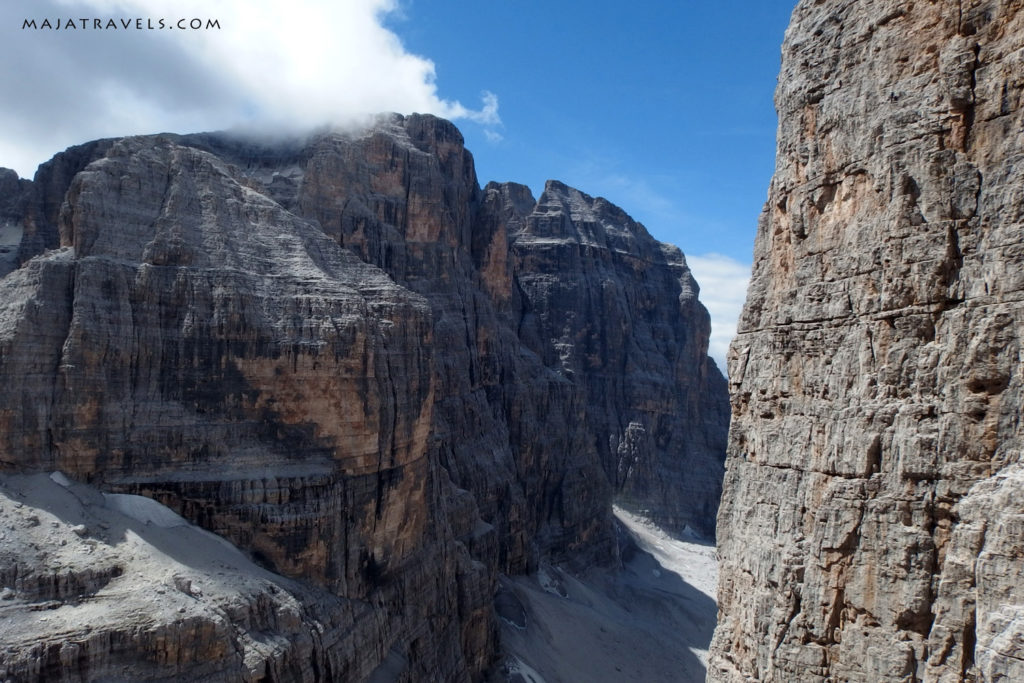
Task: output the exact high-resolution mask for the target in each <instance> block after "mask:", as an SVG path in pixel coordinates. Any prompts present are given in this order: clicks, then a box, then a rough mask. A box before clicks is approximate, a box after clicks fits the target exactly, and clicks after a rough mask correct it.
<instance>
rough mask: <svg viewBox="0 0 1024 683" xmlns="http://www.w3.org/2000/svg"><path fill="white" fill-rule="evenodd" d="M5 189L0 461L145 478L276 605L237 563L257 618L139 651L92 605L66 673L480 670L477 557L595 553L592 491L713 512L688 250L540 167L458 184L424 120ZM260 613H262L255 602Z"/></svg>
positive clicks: (607, 550)
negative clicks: (201, 637)
mask: <svg viewBox="0 0 1024 683" xmlns="http://www.w3.org/2000/svg"><path fill="white" fill-rule="evenodd" d="M0 180H2V178H0ZM5 187H6V186H5ZM18 187H19V188H20V189H19V192H20V193H21V194H19V196H18V199H17V202H20V203H19V204H18V206H19V207H21V208H19V211H20V213H21V222H20V225H21V227H22V229H23V231H24V237H23V238H22V239H21V242H20V247H19V249H18V262H17V263H18V265H20V267H19V268H18V269H17V270H14V271H13V272H11V273H10V274H8V275H7V276H6V277H3V278H2V279H0V377H2V379H3V382H2V384H3V389H2V390H0V467H2V469H4V470H6V471H9V472H47V473H48V472H51V471H59V472H62V473H63V474H64V475H66V476H67V477H69V478H70V479H71V480H73V481H75V482H82V483H86V484H88V485H90V486H92V487H94V488H98V489H101V490H103V491H104V492H106V493H108V494H113V493H118V494H132V495H138V494H141V495H143V496H147V497H150V498H155V499H156V500H158V501H160V502H161V503H163V504H165V505H166V506H168V507H169V508H171V509H173V510H174V511H175V512H177V513H179V514H180V515H182V517H183V518H184V519H186V520H188V521H190V522H193V523H195V524H198V525H199V526H201V527H203V528H205V529H207V530H209V531H212V532H214V533H216V534H219V535H220V536H223V537H224V538H225V539H228V540H229V541H230V542H231V543H233V544H234V545H235V546H237V547H238V548H240V549H241V550H242V551H244V552H245V553H246V554H247V555H248V556H249V558H251V559H252V560H253V561H254V562H256V563H257V564H258V565H260V566H261V567H262V568H263V569H265V570H268V571H269V572H274V573H275V574H273V575H270V576H271V578H267V577H266V576H264V575H263V574H261V575H260V576H261V577H263V578H265V579H266V580H269V581H271V583H273V584H274V585H275V586H277V589H280V590H283V591H284V592H285V593H286V594H287V596H285V597H282V596H277V594H275V593H274V590H277V589H274V590H271V589H270V588H268V587H267V584H265V583H260V584H259V585H258V586H257V585H256V584H253V583H252V582H251V581H250V578H251V577H252V576H254V574H253V571H254V570H252V569H251V568H245V567H243V568H241V569H239V567H238V566H235V567H234V569H233V570H232V571H234V572H235V573H234V574H231V572H228V573H229V575H232V576H235V577H236V579H237V582H238V583H240V584H241V585H244V586H245V588H244V590H243V589H239V590H243V593H245V595H247V596H249V597H247V598H245V600H243V602H244V603H245V604H250V603H253V604H255V605H256V607H254V608H253V609H257V610H262V612H259V614H258V615H256V616H253V612H252V610H249V608H247V607H246V608H244V609H243V608H241V607H239V609H237V610H234V611H232V610H231V609H227V608H226V607H225V609H227V612H228V622H223V620H221V621H218V620H217V619H213V618H212V617H210V619H213V621H209V620H208V621H209V623H208V622H207V621H203V618H205V617H201V616H200V617H197V619H198V621H191V622H187V623H186V622H183V621H182V620H173V619H172V620H170V621H168V622H167V623H163V624H162V625H161V626H159V627H158V630H159V629H163V630H161V631H160V632H161V633H165V637H164V640H162V641H160V642H165V641H169V642H171V643H175V645H174V649H175V651H176V652H177V651H180V650H182V649H187V648H188V646H187V642H188V638H189V637H192V636H190V635H188V633H192V632H188V633H186V631H188V629H189V628H192V626H195V628H203V629H215V630H216V629H221V632H223V633H227V634H229V635H228V636H225V637H230V638H235V639H236V640H235V641H233V642H237V643H238V644H237V646H236V647H235V648H234V650H233V652H234V653H235V654H236V655H237V654H238V653H240V652H241V653H242V654H243V655H244V656H241V657H240V658H238V657H236V658H235V659H232V660H231V661H230V662H228V663H224V662H223V661H219V660H218V662H219V663H217V664H213V663H211V661H210V660H211V658H214V659H215V658H218V657H221V656H222V655H221V654H217V653H211V654H209V655H208V656H207V654H202V655H201V656H197V657H194V658H193V659H189V658H187V657H184V658H183V657H180V656H178V655H175V656H174V657H170V656H165V655H159V654H152V651H153V647H155V646H153V644H152V642H151V636H150V635H145V634H147V633H150V632H151V630H152V629H150V628H149V626H146V627H144V628H143V627H140V628H139V629H135V630H129V631H125V629H123V628H121V629H120V630H117V629H116V628H115V626H116V625H111V624H113V622H111V621H109V620H108V621H106V622H104V623H105V624H106V625H105V626H103V627H98V626H97V627H96V628H98V629H99V632H100V634H101V636H98V637H100V640H99V641H97V642H98V643H100V644H99V645H96V644H92V645H89V646H88V647H79V648H78V649H76V650H75V651H74V652H71V653H69V654H67V659H68V662H70V663H67V662H64V659H60V657H64V654H61V655H60V657H58V659H60V661H61V662H62V663H63V664H62V665H61V666H63V667H65V668H66V667H71V666H73V667H74V670H75V671H76V672H78V673H74V674H72V673H67V674H61V675H66V677H67V680H91V679H95V678H111V679H117V677H118V676H121V677H122V678H123V677H124V676H125V675H126V674H121V673H119V671H120V670H119V669H118V666H121V665H122V664H123V662H124V661H125V658H128V659H129V660H130V658H131V656H132V653H133V652H134V653H136V654H139V653H143V654H142V655H140V656H145V657H155V658H156V661H157V662H158V663H159V666H155V668H153V669H147V670H145V671H141V672H140V671H134V670H133V673H132V676H135V677H143V678H159V677H164V678H168V677H171V678H174V677H177V678H181V677H185V678H190V679H194V680H200V679H202V680H362V679H365V678H367V677H369V676H373V675H376V676H377V677H385V676H391V677H392V678H393V679H397V680H451V681H458V680H470V679H478V678H480V677H481V676H483V674H484V672H485V671H486V670H487V669H488V668H489V667H490V666H491V664H492V663H493V660H494V656H495V653H496V638H497V628H496V625H495V620H494V615H493V609H492V596H493V594H494V591H495V587H496V585H497V584H496V581H497V575H498V573H499V572H506V573H522V572H527V571H532V570H534V569H535V568H536V567H537V566H538V564H539V563H540V562H541V561H545V562H560V563H565V564H567V565H569V566H572V565H573V564H579V565H583V564H588V565H590V564H598V565H600V564H605V565H607V564H610V563H612V562H614V561H615V559H616V557H615V553H616V545H615V536H614V532H613V527H612V523H611V514H610V503H611V500H612V499H613V497H614V498H617V499H619V500H620V501H621V503H622V504H623V505H624V506H627V507H629V508H631V509H642V510H646V511H650V513H651V514H652V515H653V516H655V517H657V518H658V519H659V521H662V522H663V523H666V524H671V525H674V526H676V527H677V528H680V529H682V528H684V527H692V528H694V529H696V530H697V531H700V532H704V533H711V532H712V530H713V524H712V518H713V515H714V512H715V507H716V504H717V499H718V493H719V491H720V477H721V474H722V471H723V470H722V457H723V454H724V442H725V434H726V429H727V419H728V413H727V400H726V395H725V389H724V380H723V379H722V377H721V375H720V374H719V373H718V370H717V369H716V368H715V367H714V364H713V363H712V362H711V361H710V360H709V359H708V357H707V355H706V350H707V336H708V320H707V313H706V312H705V311H704V309H703V307H702V306H701V305H700V304H699V303H698V302H697V288H696V285H695V283H694V282H693V279H692V277H691V276H690V274H689V271H688V270H687V268H686V265H685V261H684V260H683V258H682V254H681V253H680V252H679V251H678V250H677V249H675V248H672V247H667V246H664V245H660V244H658V243H657V242H656V241H654V240H653V239H652V238H651V237H650V236H649V235H648V234H647V232H646V231H645V230H644V229H643V227H642V226H640V225H638V224H636V223H635V222H633V221H632V220H631V219H629V217H628V216H626V215H625V214H624V213H623V212H622V211H621V210H620V209H618V208H616V207H614V206H612V205H610V204H608V203H607V202H605V201H604V200H601V199H593V198H591V197H588V196H587V195H584V194H582V193H580V192H578V191H576V190H572V189H571V188H568V187H565V186H564V185H561V184H559V183H550V184H549V185H548V186H547V188H546V189H545V192H544V194H543V195H542V197H541V198H540V200H539V201H535V200H534V198H533V197H532V196H531V195H530V193H529V190H527V189H526V188H524V187H522V186H516V185H511V184H507V185H494V184H492V185H489V186H487V188H485V189H483V190H481V189H480V187H479V185H478V184H477V181H476V176H475V171H474V168H473V162H472V157H471V156H470V154H469V152H467V151H466V150H465V148H464V146H463V141H462V136H461V135H460V134H459V132H458V131H457V130H456V129H455V127H454V126H452V125H451V124H449V123H447V122H445V121H441V120H439V119H436V118H433V117H429V116H411V117H408V118H406V117H401V116H390V117H384V118H382V119H381V120H380V121H379V122H378V124H377V125H376V126H375V127H374V128H373V129H371V130H368V131H364V132H358V133H323V134H318V135H314V136H311V137H310V138H308V139H304V140H298V141H281V142H277V143H273V144H268V143H254V142H247V141H244V140H240V139H236V138H232V137H229V136H226V135H193V136H172V135H165V136H151V137H136V138H124V139H120V140H106V141H98V142H94V143H90V144H88V145H84V146H82V147H77V148H72V149H70V150H68V151H67V152H65V153H63V154H60V155H57V157H55V158H54V159H53V160H52V161H50V162H49V163H47V164H44V165H43V166H42V167H40V170H39V172H38V173H37V175H36V179H35V181H34V182H33V183H32V184H31V186H26V185H25V183H20V184H18ZM12 201H13V200H12ZM4 206H6V204H4ZM19 481H20V480H19ZM69 490H73V489H69ZM26 495H27V494H26ZM62 495H63V494H62ZM12 496H14V497H13V498H12V500H17V501H19V502H20V501H22V499H24V501H25V504H26V505H34V506H36V507H41V509H46V510H49V509H50V508H48V507H47V505H48V503H46V501H45V500H44V501H43V502H42V503H40V502H39V501H35V502H33V501H30V500H28V499H27V498H26V497H25V495H21V494H19V493H18V492H17V491H15V492H14V493H12ZM19 496H20V497H19ZM50 507H52V506H50ZM33 514H36V516H37V517H40V518H41V517H42V516H43V514H42V513H33ZM69 514H71V513H69ZM87 514H88V510H86V511H85V512H82V513H79V512H74V515H79V516H82V515H86V516H87ZM74 515H71V516H74ZM15 527H18V525H17V524H15ZM12 528H13V527H12ZM18 528H21V527H18ZM26 528H30V526H26ZM26 533H30V532H26ZM19 538H21V539H22V541H24V543H25V544H26V545H31V543H35V544H36V546H41V545H43V546H45V543H46V541H39V539H35V538H34V537H33V538H30V539H28V540H25V539H24V538H23V537H19ZM22 541H19V542H22ZM108 545H110V544H108ZM115 555H116V553H115V554H113V555H109V557H108V560H109V562H108V564H111V565H112V566H113V565H117V566H121V567H122V569H121V572H122V574H123V575H125V576H128V575H130V574H131V571H132V570H131V568H130V564H131V563H129V562H127V561H123V562H122V561H121V560H118V559H117V557H116V556H115ZM12 557H13V556H12ZM4 562H6V563H7V565H5V566H4V567H0V573H2V572H6V573H7V574H9V575H11V576H24V575H26V572H28V573H30V574H31V573H32V572H33V571H34V572H35V573H34V574H33V576H35V575H40V576H43V577H44V578H42V579H38V580H37V579H32V580H30V581H28V582H26V581H22V583H21V584H19V585H20V586H25V585H36V583H38V582H39V581H42V582H44V583H45V582H51V579H49V578H45V577H46V576H49V574H50V573H52V574H55V575H60V568H59V567H60V562H57V563H56V564H54V563H53V562H49V561H44V560H40V561H39V563H36V564H38V565H39V566H38V567H36V569H35V570H33V568H32V566H30V565H26V564H25V562H24V561H21V564H18V562H19V561H18V560H16V559H10V558H8V559H5V560H4ZM11 563H13V565H12V564H11ZM23 565H24V566H23ZM193 569H194V567H193ZM69 571H70V572H71V573H72V574H75V575H76V576H77V574H76V572H78V573H81V571H83V570H82V569H81V568H72V569H70V570H69ZM48 572H49V573H48ZM7 574H5V575H7ZM275 575H276V576H277V578H276V579H275V578H272V577H273V576H275ZM120 576H121V575H118V576H112V577H110V581H111V585H112V586H115V588H116V584H117V582H118V581H121V580H122V579H121V578H119V577H120ZM195 576H196V579H195V580H197V581H207V580H208V577H207V576H206V575H205V574H203V573H202V572H200V573H199V574H196V575H195ZM285 577H287V578H285ZM54 580H56V579H54ZM260 580H261V581H262V580H263V579H260ZM75 581H78V579H75V580H74V581H72V583H73V584H74V585H75V586H77V583H74V582H75ZM33 582H35V583H33ZM78 583H81V581H78ZM158 583H159V582H158ZM257 583H258V582H257ZM10 587H11V588H12V593H11V594H10V596H11V599H12V600H14V601H15V602H14V603H13V604H17V605H18V606H19V607H20V608H21V609H22V610H23V612H22V613H25V614H27V613H30V612H32V610H33V609H34V607H33V606H34V605H36V603H37V602H38V600H37V599H36V598H35V596H34V594H29V593H26V592H25V590H24V589H23V588H19V587H18V586H10ZM0 588H3V587H0ZM90 590H91V589H90ZM90 590H86V591H81V590H71V591H67V592H66V595H65V594H63V593H61V594H60V595H56V594H55V596H56V597H55V596H54V595H49V594H47V596H48V597H47V600H50V601H51V603H48V604H49V607H50V608H52V609H53V610H55V614H59V615H64V617H66V616H67V614H68V612H67V611H66V610H69V609H72V608H76V607H77V606H78V605H80V604H81V605H90V606H92V605H95V604H96V600H95V599H94V598H93V594H94V593H96V591H91V592H90ZM232 595H235V594H234V593H232V592H231V591H230V590H229V591H226V592H221V593H218V596H219V597H218V600H220V602H217V603H216V604H219V605H221V606H222V607H223V606H225V605H228V604H230V603H231V600H233V599H234V598H232V597H231V596H232ZM271 596H276V597H271ZM324 596H327V597H326V598H325V597H324ZM282 601H284V602H282ZM215 602H216V601H215ZM285 603H288V604H289V605H292V607H293V608H294V609H293V608H292V607H289V608H288V609H290V610H291V611H290V612H288V614H289V616H288V618H287V620H286V621H287V623H288V627H287V628H288V629H290V630H284V631H282V630H280V629H278V626H277V624H278V623H279V622H278V621H274V619H272V618H270V617H268V616H267V614H270V613H276V612H275V610H276V611H280V610H283V609H285V607H283V606H282V605H284V604H285ZM204 614H205V613H204ZM207 616H209V615H207ZM56 621H66V619H64V618H62V619H60V620H56ZM186 621H187V620H186ZM214 622H216V623H214ZM33 623H34V624H35V626H34V628H38V629H39V630H38V632H37V633H36V638H35V641H36V642H51V643H59V642H60V641H61V638H63V637H64V635H62V634H61V633H60V632H58V631H54V630H52V629H49V630H48V627H47V626H46V625H39V624H38V623H37V622H33ZM183 624H185V625H183ZM188 624H192V626H188ZM210 624H213V625H212V626H211V625H210ZM218 624H219V625H218ZM111 629H114V630H111ZM225 629H226V630H225ZM251 630H258V631H259V632H260V633H266V634H267V638H270V639H271V640H273V643H274V644H273V646H272V647H271V646H270V645H268V644H267V643H263V641H261V640H260V639H259V638H257V639H256V640H257V641H258V642H256V643H255V644H253V643H252V642H250V640H251V639H250V640H246V639H245V638H242V637H241V636H239V635H238V634H239V633H241V634H243V635H244V633H246V632H248V631H251ZM193 631H194V629H193ZM211 633H212V631H211ZM232 633H234V634H235V635H234V636H231V635H230V634H232ZM102 634H106V635H102ZM140 634H141V635H140ZM302 634H305V635H302ZM310 634H312V635H310ZM317 634H319V635H317ZM193 635H194V633H193ZM271 636H273V637H272V638H271ZM238 638H241V640H238ZM104 639H105V640H104ZM282 639H283V640H282ZM93 640H95V638H94V639H93ZM19 642H20V641H19ZM91 642H92V641H90V643H91ZM104 643H106V645H104ZM180 643H186V645H180ZM261 643H262V644H261ZM108 645H109V647H108ZM53 647H57V646H56V645H54V646H53ZM160 647H163V646H160ZM105 648H106V649H105ZM58 650H59V648H58ZM59 651H60V652H61V653H63V650H59ZM39 652H40V650H39V648H35V649H33V648H30V647H28V646H27V645H26V646H24V647H18V648H14V649H13V651H10V652H8V653H7V655H6V656H5V665H6V666H8V675H10V676H14V677H17V676H22V675H25V676H28V675H35V674H32V672H38V671H43V670H45V671H46V672H49V674H50V675H53V674H54V672H55V671H58V670H60V667H58V668H53V667H55V666H56V665H54V664H52V662H51V663H50V664H47V665H45V666H44V665H43V664H41V663H40V661H41V660H40V656H41V655H40V654H39ZM111 653H120V654H119V655H118V656H113V655H112V654H111ZM125 653H128V654H125ZM179 654H180V652H179ZM47 656H49V655H47ZM54 656H56V655H54ZM233 656H234V655H233ZM118 657H120V659H118ZM47 661H50V660H47ZM147 661H148V660H147ZM282 662H283V663H282ZM309 662H312V664H310V663H309ZM46 666H49V667H50V668H46ZM40 667H42V668H40ZM327 671H329V673H326V672H327ZM374 672H376V673H374ZM132 676H128V677H129V678H131V677H132ZM264 676H268V677H269V678H263V677H264ZM204 677H205V678H204Z"/></svg>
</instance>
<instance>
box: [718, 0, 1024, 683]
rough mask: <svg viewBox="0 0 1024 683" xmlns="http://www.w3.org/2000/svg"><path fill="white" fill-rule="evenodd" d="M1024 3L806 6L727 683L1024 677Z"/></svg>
mask: <svg viewBox="0 0 1024 683" xmlns="http://www.w3.org/2000/svg"><path fill="white" fill-rule="evenodd" d="M1022 67H1024V5H1022V3H1020V2H1014V1H1007V0H960V1H957V0H944V1H939V2H914V3H905V2H891V1H889V0H858V1H851V0H816V1H811V0H804V1H802V2H800V3H799V5H798V6H797V8H796V10H795V11H794V14H793V17H792V23H791V25H790V28H789V30H788V32H787V33H786V39H785V45H784V47H783V62H782V72H781V75H780V78H779V84H778V89H777V91H776V106H777V108H778V112H779V135H778V157H777V165H776V172H775V176H774V179H773V180H772V184H771V189H770V196H769V199H768V202H767V204H766V206H765V209H764V211H763V213H762V215H761V220H760V223H759V228H758V234H757V241H756V245H755V264H754V272H753V279H752V282H751V285H750V290H749V294H748V300H747V303H746V307H745V309H744V312H743V315H742V319H741V322H740V328H739V334H738V336H737V338H736V340H735V342H734V343H733V345H732V347H731V350H730V356H729V375H730V393H731V400H732V411H733V422H732V427H731V432H730V437H729V451H728V452H729V455H728V460H727V474H726V480H725V487H724V493H723V503H722V507H721V509H720V512H719V519H718V538H719V543H720V546H719V554H720V557H721V558H722V566H721V574H720V585H719V605H720V610H721V611H720V620H719V624H718V627H717V630H716V632H715V638H714V642H713V645H712V665H711V668H710V669H709V671H710V676H709V677H710V679H711V680H720V681H727V680H728V681H733V680H748V679H756V680H765V681H769V680H772V681H791V680H803V681H826V680H849V681H882V680H893V681H897V680H899V681H917V680H925V681H958V680H991V681H995V680H1024V667H1022V661H1024V646H1022V645H1021V642H1022V639H1024V583H1022V582H1021V572H1022V571H1024V535H1022V534H1021V528H1022V527H1021V525H1022V522H1024V515H1022V512H1024V511H1022V508H1021V505H1020V501H1021V500H1022V496H1024V489H1022V478H1021V477H1022V469H1021V462H1020V461H1021V436H1022V431H1021V423H1020V412H1021V404H1022V399H1024V396H1022V392H1024V377H1022V373H1021V357H1020V344H1021V342H1020V340H1021V333H1022V330H1024V327H1022V326H1024V276H1022V273H1024V270H1022V256H1021V255H1022V253H1024V238H1022V235H1024V230H1022V228H1024V225H1022V222H1024V209H1022V207H1024V109H1022V104H1024V102H1022V100H1024V68H1022Z"/></svg>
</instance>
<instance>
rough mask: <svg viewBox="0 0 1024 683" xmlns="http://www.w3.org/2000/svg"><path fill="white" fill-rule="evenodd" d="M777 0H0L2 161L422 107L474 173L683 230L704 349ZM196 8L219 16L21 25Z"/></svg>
mask: <svg viewBox="0 0 1024 683" xmlns="http://www.w3.org/2000/svg"><path fill="white" fill-rule="evenodd" d="M794 4H795V0H743V1H741V0H719V1H718V2H696V1H694V0H676V1H674V2H644V1H643V0H640V1H635V2H632V3H595V2H580V1H577V0H560V1H558V2H550V3H541V2H528V1H527V0H489V1H488V2H472V3H471V2H468V0H344V1H343V2H338V1H337V0H291V1H290V2H288V3H282V2H279V0H218V2H215V3H211V2H208V0H6V1H5V2H3V3H0V44H2V45H4V47H5V48H6V54H7V55H8V62H7V63H5V65H4V66H5V68H4V69H0V130H2V131H4V133H3V134H2V135H0V166H7V167H11V168H14V169H15V170H17V171H18V172H19V173H20V174H21V175H23V176H25V177H31V176H32V174H33V173H34V170H35V167H36V166H37V165H38V164H39V163H41V162H43V161H45V160H46V159H48V158H50V157H51V156H52V155H53V154H54V153H55V152H58V151H60V150H62V149H64V148H65V147H68V146H70V145H73V144H78V143H81V142H84V141H87V140H92V139H95V138H99V137H112V136H122V135H132V134H146V133H155V132H163V131H172V132H182V133H184V132H194V131H202V130H223V129H231V128H235V127H247V128H250V129H252V128H255V129H257V130H263V131H273V132H277V131H283V130H289V132H294V131H296V130H305V129H310V128H313V127H315V126H319V125H324V124H330V125H336V126H342V127H350V126H355V125H360V122H365V120H366V117H367V116H368V115H369V114H371V113H376V112H381V111H397V112H401V113H410V112H414V111H418V112H430V113H435V114H438V115H441V116H445V117H447V118H450V119H452V120H454V121H455V122H456V123H457V124H458V125H459V127H460V128H461V129H462V131H463V133H464V135H465V137H466V142H467V146H468V147H469V148H470V149H471V150H472V151H473V153H474V156H475V157H476V161H477V173H478V176H479V178H480V180H481V183H484V182H487V181H488V180H499V181H503V180H512V181H516V182H521V183H525V184H527V185H529V186H530V187H531V188H532V189H533V190H534V192H535V193H539V191H540V190H541V189H542V187H543V184H544V181H545V180H546V179H548V178H555V179H558V180H561V181H563V182H566V183H568V184H570V185H573V186H575V187H577V188H579V189H581V190H583V191H584V192H587V193H589V194H592V195H599V196H604V197H606V198H607V199H609V200H610V201H612V202H613V203H615V204H618V205H619V206H621V207H622V208H624V209H625V210H626V211H627V212H628V213H630V214H631V215H632V216H633V217H634V218H636V219H637V220H639V221H640V222H642V223H644V224H645V225H646V226H647V228H648V229H649V230H650V232H651V233H652V234H653V235H654V236H655V237H657V238H658V239H661V240H664V241H667V242H671V243H673V244H676V245H678V246H679V247H681V248H682V249H683V251H684V252H685V253H686V255H687V260H688V262H689V264H690V266H691V269H692V270H693V272H694V274H695V276H696V277H697V280H698V282H699V283H700V285H701V290H702V291H701V299H702V301H704V303H705V305H706V306H707V307H708V309H709V310H710V311H711V314H712V324H713V328H714V329H713V333H712V349H711V353H712V356H714V357H715V358H716V360H718V361H719V363H720V364H722V360H723V358H724V356H725V350H726V347H727V345H728V341H729V339H730V338H731V337H732V334H733V332H734V329H735V320H736V317H737V315H738V313H739V310H740V306H741V304H742V300H743V295H744V293H745V289H746V280H747V277H748V275H749V270H750V261H751V254H752V251H753V238H754V233H755V229H756V224H757V216H758V213H759V212H760V209H761V205H762V203H763V202H764V199H765V196H766V193H767V188H768V182H769V179H770V177H771V173H772V168H773V162H774V159H773V157H774V152H775V128H776V120H775V113H774V109H773V106H772V93H773V91H774V87H775V79H776V76H777V73H778V68H779V53H780V45H781V42H782V37H783V33H784V31H785V27H786V24H787V22H788V18H789V14H790V12H791V11H792V7H793V5H794ZM195 17H198V18H203V19H215V20H217V23H218V28H216V29H213V30H205V29H204V30H198V31H183V30H156V31H155V30H136V29H135V28H131V29H126V30H122V29H116V30H108V29H104V30H93V29H91V28H83V29H78V28H75V29H73V30H67V29H62V30H48V29H47V30H26V29H24V28H22V27H23V25H24V20H26V19H35V20H36V21H37V23H40V22H41V21H42V19H44V18H48V19H50V20H51V22H53V23H57V22H58V20H66V19H67V18H74V19H78V18H90V19H96V18H98V19H101V20H102V22H106V21H107V20H109V19H117V20H119V21H120V20H124V19H130V20H133V21H130V22H127V23H129V24H131V25H132V26H135V25H136V24H135V22H134V20H136V19H139V20H141V23H142V24H143V25H145V24H146V23H157V22H158V21H159V20H160V19H165V20H166V23H167V24H168V25H170V24H175V23H177V21H178V20H179V19H181V18H187V19H191V18H195ZM147 20H149V22H147ZM88 24H89V25H90V26H91V25H92V21H89V22H88ZM11 55H18V60H17V62H16V63H15V62H12V61H11V59H12V58H11V57H10V56H11Z"/></svg>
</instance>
